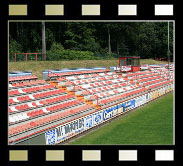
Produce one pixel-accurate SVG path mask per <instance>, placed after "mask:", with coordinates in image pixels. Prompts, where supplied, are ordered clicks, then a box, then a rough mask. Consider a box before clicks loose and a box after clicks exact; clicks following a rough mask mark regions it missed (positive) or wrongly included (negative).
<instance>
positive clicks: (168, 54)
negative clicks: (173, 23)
mask: <svg viewBox="0 0 183 166" xmlns="http://www.w3.org/2000/svg"><path fill="white" fill-rule="evenodd" d="M169 38H170V36H169V21H168V53H167V56H168V72H169V80H170V48H169V47H170V46H169V45H170V44H169Z"/></svg>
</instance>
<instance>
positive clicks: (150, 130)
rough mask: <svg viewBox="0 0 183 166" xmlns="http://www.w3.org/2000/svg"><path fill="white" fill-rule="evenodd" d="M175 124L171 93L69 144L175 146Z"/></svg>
mask: <svg viewBox="0 0 183 166" xmlns="http://www.w3.org/2000/svg"><path fill="white" fill-rule="evenodd" d="M173 122H174V121H173V93H169V94H168V95H166V96H163V97H162V98H160V99H158V100H155V101H153V102H151V103H150V104H148V105H146V106H144V107H141V108H140V109H138V110H136V111H134V112H131V113H129V114H127V115H126V116H124V117H121V118H120V119H118V120H115V121H113V122H112V123H108V124H106V125H105V126H103V127H100V128H99V129H97V130H94V131H92V132H91V133H89V134H87V135H85V136H83V137H81V138H78V139H76V140H74V141H72V142H70V143H69V144H70V145H81V144H82V145H89V144H90V145H91V144H92V145H93V144H96V145H97V144H100V145H102V144H104V145H105V144H108V145H114V144H118V145H119V144H128V145H130V144H133V145H134V144H136V145H137V144H138V145H139V144H140V145H143V144H153V145H154V144H155V145H160V144H161V145H162V144H166V145H167V144H173V131H174V129H173Z"/></svg>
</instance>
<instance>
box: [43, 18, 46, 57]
mask: <svg viewBox="0 0 183 166" xmlns="http://www.w3.org/2000/svg"><path fill="white" fill-rule="evenodd" d="M42 56H43V59H44V60H46V37H45V22H44V21H42Z"/></svg>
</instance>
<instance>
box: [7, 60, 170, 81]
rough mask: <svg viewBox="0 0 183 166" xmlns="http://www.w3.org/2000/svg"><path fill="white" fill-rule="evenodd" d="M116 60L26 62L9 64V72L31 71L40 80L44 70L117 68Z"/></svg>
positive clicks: (147, 61) (150, 61) (152, 62)
mask: <svg viewBox="0 0 183 166" xmlns="http://www.w3.org/2000/svg"><path fill="white" fill-rule="evenodd" d="M140 63H141V65H142V64H163V63H167V62H163V61H155V60H153V59H141V60H140ZM118 64H119V60H118V59H111V60H74V61H37V62H36V61H28V62H27V63H26V62H16V63H15V62H9V71H10V72H13V71H26V70H32V74H33V75H36V76H37V77H38V78H39V79H42V71H43V70H46V69H62V68H80V67H82V68H83V67H99V66H104V67H107V68H109V67H110V66H117V65H118Z"/></svg>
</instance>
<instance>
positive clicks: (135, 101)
mask: <svg viewBox="0 0 183 166" xmlns="http://www.w3.org/2000/svg"><path fill="white" fill-rule="evenodd" d="M129 68H130V66H127V67H123V68H122V67H111V68H110V69H106V68H101V69H100V68H93V69H82V70H79V69H78V70H74V69H73V70H68V71H64V70H61V72H59V70H58V71H54V70H47V71H46V72H45V71H44V73H43V75H44V76H43V79H42V80H38V78H37V77H36V76H35V75H32V73H30V74H29V75H20V73H18V74H17V73H15V74H14V75H9V99H8V100H9V110H8V115H9V129H8V130H9V131H8V132H9V134H8V138H9V140H8V141H9V144H10V145H12V144H19V145H20V144H22V145H24V144H26V145H34V144H35V145H36V144H39V145H49V144H58V143H62V142H64V141H66V140H68V139H69V138H71V137H73V136H75V135H77V134H80V133H82V132H84V131H86V130H89V129H90V128H92V127H94V126H96V125H98V124H100V123H103V122H105V121H107V120H109V119H111V118H113V117H115V116H119V115H121V114H123V113H125V112H127V111H129V110H132V109H134V108H137V107H139V106H141V105H143V104H145V103H148V102H150V101H151V100H154V99H156V98H158V97H160V96H162V95H164V94H166V93H168V92H170V91H172V90H173V89H174V65H173V64H170V65H167V64H162V65H141V66H140V70H139V71H131V70H128V69H129Z"/></svg>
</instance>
